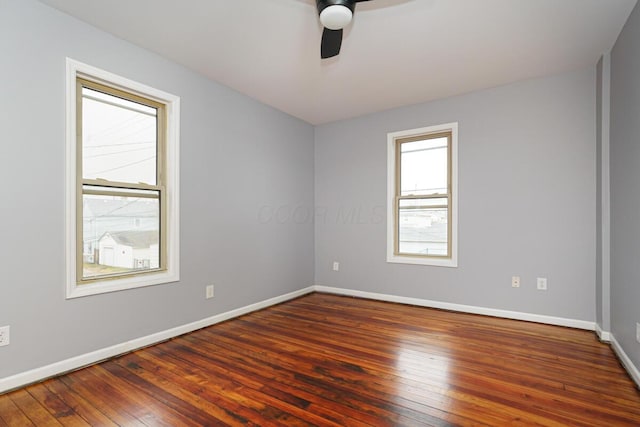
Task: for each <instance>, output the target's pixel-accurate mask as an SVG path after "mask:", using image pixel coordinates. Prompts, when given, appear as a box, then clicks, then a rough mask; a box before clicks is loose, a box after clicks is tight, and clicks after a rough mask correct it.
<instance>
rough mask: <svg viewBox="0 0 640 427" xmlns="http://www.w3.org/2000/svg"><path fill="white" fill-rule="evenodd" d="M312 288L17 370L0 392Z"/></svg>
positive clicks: (1, 380) (310, 289)
mask: <svg viewBox="0 0 640 427" xmlns="http://www.w3.org/2000/svg"><path fill="white" fill-rule="evenodd" d="M313 291H314V287H313V286H310V287H308V288H304V289H300V290H298V291H294V292H290V293H288V294H285V295H280V296H277V297H274V298H270V299H267V300H264V301H261V302H257V303H255V304H250V305H247V306H245V307H241V308H237V309H235V310H231V311H227V312H225V313H221V314H217V315H215V316H212V317H208V318H206V319H202V320H198V321H197V322H193V323H189V324H186V325H182V326H178V327H175V328H172V329H168V330H166V331H162V332H158V333H155V334H151V335H147V336H145V337H141V338H136V339H134V340H131V341H127V342H124V343H121V344H116V345H114V346H111V347H107V348H103V349H100V350H96V351H92V352H91V353H86V354H82V355H79V356H76V357H72V358H70V359H66V360H62V361H60V362H56V363H52V364H50V365H47V366H43V367H40V368H36V369H32V370H30V371H26V372H21V373H19V374H16V375H12V376H9V377H5V378H0V393H4V392H6V391H8V390H12V389H15V388H19V387H23V386H25V385H27V384H31V383H35V382H38V381H42V380H44V379H47V378H51V377H53V376H56V375H60V374H62V373H64V372H70V371H74V370H76V369H79V368H82V367H84V366H87V365H92V364H94V363H97V362H100V361H103V360H105V359H109V358H112V357H115V356H118V355H120V354H124V353H128V352H130V351H133V350H136V349H139V348H142V347H147V346H149V345H152V344H156V343H159V342H162V341H166V340H168V339H170V338H174V337H177V336H179V335H183V334H186V333H189V332H192V331H195V330H198V329H201V328H206V327H207V326H211V325H214V324H216V323H220V322H224V321H225V320H229V319H232V318H234V317H239V316H242V315H244V314H247V313H251V312H252V311H256V310H261V309H263V308H267V307H270V306H272V305H276V304H280V303H281V302H285V301H288V300H291V299H294V298H298V297H300V296H302V295H306V294H308V293H310V292H313Z"/></svg>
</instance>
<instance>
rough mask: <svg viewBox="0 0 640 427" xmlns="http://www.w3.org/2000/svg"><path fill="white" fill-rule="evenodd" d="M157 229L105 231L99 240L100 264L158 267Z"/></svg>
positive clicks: (126, 266) (124, 266)
mask: <svg viewBox="0 0 640 427" xmlns="http://www.w3.org/2000/svg"><path fill="white" fill-rule="evenodd" d="M158 237H159V233H158V231H157V230H144V231H120V232H114V233H109V232H107V233H104V234H103V235H102V237H100V239H99V240H98V264H101V265H108V266H111V267H121V268H132V269H148V268H158V267H159V265H160V263H159V251H158Z"/></svg>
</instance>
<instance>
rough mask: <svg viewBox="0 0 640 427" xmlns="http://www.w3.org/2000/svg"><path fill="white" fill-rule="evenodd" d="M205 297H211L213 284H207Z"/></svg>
mask: <svg viewBox="0 0 640 427" xmlns="http://www.w3.org/2000/svg"><path fill="white" fill-rule="evenodd" d="M205 297H206V298H207V299H210V298H213V285H209V286H207V290H206V295H205Z"/></svg>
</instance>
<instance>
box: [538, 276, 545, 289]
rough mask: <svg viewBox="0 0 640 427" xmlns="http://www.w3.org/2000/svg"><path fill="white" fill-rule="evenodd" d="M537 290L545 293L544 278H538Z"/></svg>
mask: <svg viewBox="0 0 640 427" xmlns="http://www.w3.org/2000/svg"><path fill="white" fill-rule="evenodd" d="M537 284H538V290H540V291H546V290H547V279H546V278H545V277H538V281H537Z"/></svg>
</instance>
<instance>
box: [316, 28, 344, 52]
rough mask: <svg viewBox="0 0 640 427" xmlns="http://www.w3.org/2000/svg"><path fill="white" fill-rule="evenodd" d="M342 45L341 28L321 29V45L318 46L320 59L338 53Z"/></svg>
mask: <svg viewBox="0 0 640 427" xmlns="http://www.w3.org/2000/svg"><path fill="white" fill-rule="evenodd" d="M341 46H342V30H330V29H328V28H325V29H324V30H323V31H322V45H321V46H320V57H321V58H322V59H326V58H331V57H332V56H336V55H338V54H339V53H340V47H341Z"/></svg>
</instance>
